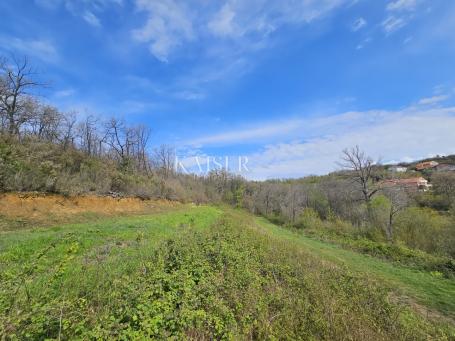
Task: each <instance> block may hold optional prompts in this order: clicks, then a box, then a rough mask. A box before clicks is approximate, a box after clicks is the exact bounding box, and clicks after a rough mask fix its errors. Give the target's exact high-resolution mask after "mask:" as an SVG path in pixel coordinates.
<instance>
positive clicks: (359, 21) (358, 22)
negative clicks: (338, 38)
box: [351, 18, 367, 32]
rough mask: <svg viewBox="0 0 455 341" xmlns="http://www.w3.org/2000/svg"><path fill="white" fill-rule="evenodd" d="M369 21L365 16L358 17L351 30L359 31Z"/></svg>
mask: <svg viewBox="0 0 455 341" xmlns="http://www.w3.org/2000/svg"><path fill="white" fill-rule="evenodd" d="M366 24H367V21H366V20H365V19H364V18H358V19H357V20H356V21H354V23H353V24H352V25H351V30H352V31H353V32H357V31H358V30H360V29H361V28H362V27H364V26H366Z"/></svg>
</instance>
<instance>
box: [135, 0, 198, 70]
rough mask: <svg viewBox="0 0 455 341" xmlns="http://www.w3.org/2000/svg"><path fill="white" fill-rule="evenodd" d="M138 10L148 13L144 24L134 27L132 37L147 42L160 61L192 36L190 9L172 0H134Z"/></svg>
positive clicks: (165, 59) (163, 60) (166, 59)
mask: <svg viewBox="0 0 455 341" xmlns="http://www.w3.org/2000/svg"><path fill="white" fill-rule="evenodd" d="M136 6H137V8H138V10H140V11H145V12H147V13H148V19H147V22H146V24H145V25H144V26H143V27H141V28H139V29H135V30H134V31H133V32H132V33H133V37H134V39H136V40H137V41H139V42H143V43H147V44H149V49H150V52H151V53H152V54H153V55H154V56H155V57H156V58H157V59H159V60H160V61H162V62H167V61H168V56H169V53H170V52H171V51H172V50H173V49H174V48H176V47H177V46H179V45H181V44H183V43H184V42H186V41H189V40H191V39H192V38H193V36H194V34H193V24H192V21H191V18H190V16H189V14H188V13H189V12H190V9H189V8H186V6H185V4H184V3H182V2H181V3H177V2H176V1H173V0H163V1H150V0H136Z"/></svg>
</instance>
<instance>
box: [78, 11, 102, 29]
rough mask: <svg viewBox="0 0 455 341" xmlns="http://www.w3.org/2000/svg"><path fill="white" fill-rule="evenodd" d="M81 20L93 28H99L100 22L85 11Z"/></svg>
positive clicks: (93, 15)
mask: <svg viewBox="0 0 455 341" xmlns="http://www.w3.org/2000/svg"><path fill="white" fill-rule="evenodd" d="M82 18H83V19H84V20H85V21H86V22H88V23H89V24H90V25H92V26H95V27H100V26H101V22H100V20H99V19H98V17H97V16H96V15H95V14H93V13H92V12H90V11H85V13H84V15H83V16H82Z"/></svg>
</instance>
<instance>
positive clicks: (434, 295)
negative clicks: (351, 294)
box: [257, 218, 455, 317]
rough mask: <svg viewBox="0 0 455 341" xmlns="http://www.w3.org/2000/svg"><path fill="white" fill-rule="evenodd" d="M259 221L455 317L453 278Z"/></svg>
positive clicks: (264, 225)
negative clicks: (392, 262) (412, 267)
mask: <svg viewBox="0 0 455 341" xmlns="http://www.w3.org/2000/svg"><path fill="white" fill-rule="evenodd" d="M257 222H258V224H260V225H261V226H263V227H265V228H267V230H269V231H271V232H272V233H273V234H275V235H277V236H280V237H282V238H286V239H288V240H292V241H293V242H297V243H299V244H300V245H302V246H303V247H305V249H306V250H309V251H311V252H312V253H314V254H316V255H318V256H320V257H322V258H324V259H326V260H329V261H332V262H335V263H338V264H342V265H345V266H346V267H347V268H348V269H350V270H352V271H357V272H360V273H366V274H369V275H374V276H375V277H376V278H379V279H381V280H383V281H384V282H385V283H387V284H388V285H389V286H390V287H391V288H393V289H395V290H396V289H398V290H402V291H403V293H404V294H405V295H408V296H410V297H412V298H415V299H417V300H418V302H419V303H421V304H424V305H425V306H427V307H431V308H434V309H437V310H438V311H440V312H442V313H444V314H447V315H449V316H451V317H455V281H453V280H449V279H445V278H439V277H435V276H433V275H431V274H430V273H428V272H423V271H417V270H413V269H409V268H405V267H401V266H397V265H395V264H391V263H389V262H386V261H382V260H380V259H376V258H374V257H370V256H367V255H362V254H359V253H357V252H354V251H349V250H346V249H343V248H341V247H339V246H336V245H333V244H329V243H325V242H322V241H318V240H315V239H311V238H308V237H306V236H304V235H302V234H299V233H296V232H293V231H290V230H286V229H283V228H280V227H278V226H276V225H274V224H272V223H270V222H268V221H267V220H266V219H264V218H258V219H257Z"/></svg>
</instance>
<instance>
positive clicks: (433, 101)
mask: <svg viewBox="0 0 455 341" xmlns="http://www.w3.org/2000/svg"><path fill="white" fill-rule="evenodd" d="M448 98H449V96H447V95H438V96H432V97H426V98H422V99H421V100H420V101H419V104H421V105H430V104H437V103H440V102H443V101H445V100H446V99H448Z"/></svg>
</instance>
